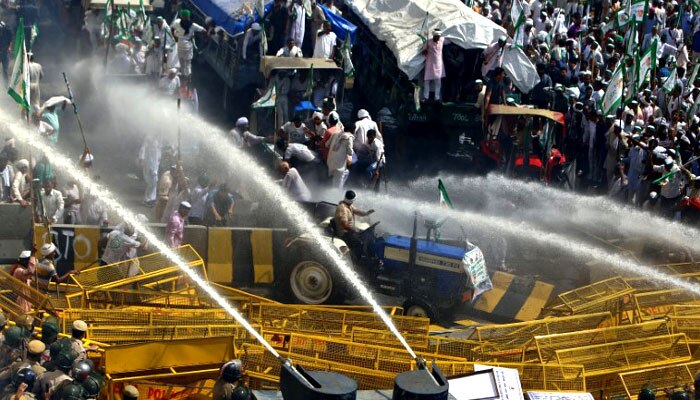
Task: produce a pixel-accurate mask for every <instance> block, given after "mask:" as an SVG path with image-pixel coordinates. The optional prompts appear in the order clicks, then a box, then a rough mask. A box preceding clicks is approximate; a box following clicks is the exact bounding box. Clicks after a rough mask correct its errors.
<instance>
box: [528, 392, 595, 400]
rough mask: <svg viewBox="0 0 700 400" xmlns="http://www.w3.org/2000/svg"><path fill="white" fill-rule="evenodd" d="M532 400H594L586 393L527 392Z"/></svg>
mask: <svg viewBox="0 0 700 400" xmlns="http://www.w3.org/2000/svg"><path fill="white" fill-rule="evenodd" d="M527 397H529V398H530V400H593V395H592V394H590V393H584V392H527Z"/></svg>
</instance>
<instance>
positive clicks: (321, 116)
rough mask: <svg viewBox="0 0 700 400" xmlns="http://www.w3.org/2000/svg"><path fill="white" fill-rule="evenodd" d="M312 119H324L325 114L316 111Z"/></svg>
mask: <svg viewBox="0 0 700 400" xmlns="http://www.w3.org/2000/svg"><path fill="white" fill-rule="evenodd" d="M311 117H312V118H321V119H323V113H322V112H320V111H314V113H313V115H312V116H311Z"/></svg>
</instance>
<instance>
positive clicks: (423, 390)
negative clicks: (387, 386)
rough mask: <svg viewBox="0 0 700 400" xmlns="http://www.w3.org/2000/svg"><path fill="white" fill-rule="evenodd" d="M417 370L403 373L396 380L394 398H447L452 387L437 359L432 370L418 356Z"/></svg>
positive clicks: (402, 399)
mask: <svg viewBox="0 0 700 400" xmlns="http://www.w3.org/2000/svg"><path fill="white" fill-rule="evenodd" d="M415 361H416V370H415V371H408V372H404V373H401V374H399V375H397V376H396V379H395V380H394V393H393V395H392V397H391V399H392V400H408V399H410V400H447V399H448V397H449V393H448V390H449V388H450V385H449V383H448V382H447V378H445V375H443V374H442V371H440V368H438V366H437V364H435V361H433V362H432V370H431V369H429V368H428V367H427V365H426V361H425V360H424V359H420V358H416V359H415Z"/></svg>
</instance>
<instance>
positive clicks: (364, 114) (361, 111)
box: [357, 108, 369, 119]
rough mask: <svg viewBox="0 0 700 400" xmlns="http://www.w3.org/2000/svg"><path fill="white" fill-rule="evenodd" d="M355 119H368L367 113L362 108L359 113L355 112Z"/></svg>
mask: <svg viewBox="0 0 700 400" xmlns="http://www.w3.org/2000/svg"><path fill="white" fill-rule="evenodd" d="M357 118H359V119H362V118H369V112H367V110H365V109H364V108H361V109H360V111H358V112H357Z"/></svg>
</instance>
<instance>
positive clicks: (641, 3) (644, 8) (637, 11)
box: [629, 0, 649, 22]
mask: <svg viewBox="0 0 700 400" xmlns="http://www.w3.org/2000/svg"><path fill="white" fill-rule="evenodd" d="M629 10H630V17H632V16H634V19H635V20H636V21H637V22H641V21H642V20H644V16H645V15H647V13H648V12H649V0H630V7H629Z"/></svg>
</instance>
